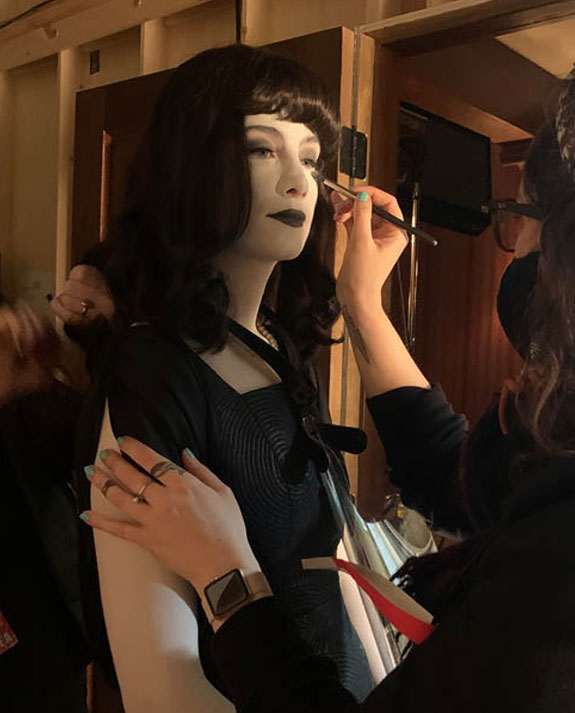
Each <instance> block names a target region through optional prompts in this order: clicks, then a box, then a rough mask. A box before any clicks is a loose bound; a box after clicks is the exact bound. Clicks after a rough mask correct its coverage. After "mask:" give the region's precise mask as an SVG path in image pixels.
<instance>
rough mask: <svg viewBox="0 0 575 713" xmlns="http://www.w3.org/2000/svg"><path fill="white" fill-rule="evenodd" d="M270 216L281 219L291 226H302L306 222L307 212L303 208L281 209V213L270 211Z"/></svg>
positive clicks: (281, 221)
mask: <svg viewBox="0 0 575 713" xmlns="http://www.w3.org/2000/svg"><path fill="white" fill-rule="evenodd" d="M268 218H273V219H274V220H279V221H280V223H285V225H289V226H290V227H291V228H301V226H302V225H303V224H304V223H305V213H304V212H303V211H301V210H292V209H290V210H280V211H279V213H268Z"/></svg>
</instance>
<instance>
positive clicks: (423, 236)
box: [314, 171, 439, 248]
mask: <svg viewBox="0 0 575 713" xmlns="http://www.w3.org/2000/svg"><path fill="white" fill-rule="evenodd" d="M314 178H315V179H316V180H317V181H319V182H320V183H323V184H324V186H327V187H328V188H331V190H332V191H335V192H336V193H339V194H340V195H342V196H345V197H346V198H351V199H352V200H355V199H356V198H357V196H356V194H355V193H353V192H352V191H350V190H349V189H348V188H345V186H342V185H340V184H339V183H336V182H335V181H331V180H330V179H329V178H326V177H325V176H324V175H323V174H321V173H320V172H319V171H314ZM373 212H374V213H375V214H376V215H379V217H380V218H383V219H384V220H387V222H388V223H391V224H392V225H396V226H397V227H398V228H403V230H405V232H406V233H407V234H408V235H415V237H416V238H419V239H420V240H423V242H424V243H427V244H428V245H431V246H432V247H434V248H436V247H437V246H438V245H439V243H438V242H437V240H436V239H435V238H432V237H431V235H429V234H428V233H426V232H425V230H421V228H416V227H415V226H413V225H410V224H409V223H406V222H405V220H401V218H396V216H395V215H392V214H391V213H388V212H387V211H386V210H383V208H379V206H376V205H374V206H373Z"/></svg>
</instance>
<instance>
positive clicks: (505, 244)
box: [481, 199, 543, 253]
mask: <svg viewBox="0 0 575 713" xmlns="http://www.w3.org/2000/svg"><path fill="white" fill-rule="evenodd" d="M481 210H482V211H483V213H490V214H491V227H492V228H493V238H494V240H495V242H496V243H497V245H498V247H500V248H501V250H504V251H505V252H506V253H513V252H515V248H513V247H510V245H513V244H514V243H515V239H516V238H517V235H516V226H515V224H514V221H513V217H516V216H524V217H526V218H532V219H533V220H539V221H541V220H543V211H542V210H541V206H539V205H538V204H537V203H518V202H517V201H514V200H511V199H507V200H498V201H490V202H489V203H485V205H482V206H481Z"/></svg>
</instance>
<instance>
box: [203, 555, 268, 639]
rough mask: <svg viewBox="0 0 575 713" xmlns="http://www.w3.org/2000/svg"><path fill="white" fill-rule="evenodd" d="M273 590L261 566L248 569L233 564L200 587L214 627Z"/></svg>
mask: <svg viewBox="0 0 575 713" xmlns="http://www.w3.org/2000/svg"><path fill="white" fill-rule="evenodd" d="M272 594H273V592H272V590H271V587H270V585H269V583H268V581H267V578H266V576H265V575H264V574H263V572H262V571H261V570H260V569H259V567H257V568H256V569H250V570H249V571H248V570H246V569H244V568H239V567H236V568H233V569H231V570H229V571H227V572H225V573H224V574H222V575H221V576H219V577H215V578H213V579H212V580H211V581H210V582H208V583H207V584H206V586H205V587H204V588H203V589H202V590H200V591H199V596H200V600H201V603H202V607H203V609H204V612H205V614H206V617H207V619H208V622H209V623H210V625H211V626H212V628H213V630H214V631H217V630H218V629H219V628H220V627H221V626H222V624H224V623H225V622H226V621H228V619H230V618H231V617H232V616H233V615H234V614H236V613H237V612H238V611H240V609H243V608H244V607H246V606H248V605H249V604H251V603H253V602H256V601H259V600H260V599H263V598H265V597H270V596H272Z"/></svg>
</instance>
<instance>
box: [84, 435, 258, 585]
mask: <svg viewBox="0 0 575 713" xmlns="http://www.w3.org/2000/svg"><path fill="white" fill-rule="evenodd" d="M120 441H121V450H122V452H123V453H125V454H126V455H128V456H129V457H130V458H131V459H132V460H133V461H135V462H136V463H138V465H140V466H141V467H142V468H143V469H144V470H145V471H146V472H147V473H152V475H154V476H155V478H156V480H155V481H154V480H151V479H150V478H149V477H148V476H146V475H144V474H143V473H142V472H141V471H140V470H138V469H137V468H135V467H134V466H132V465H130V464H129V463H128V461H127V460H125V459H123V458H122V456H121V455H120V454H119V453H116V452H115V451H104V452H103V455H104V463H105V464H106V468H108V469H109V470H110V471H111V472H112V475H110V474H109V473H106V472H104V471H103V470H102V469H100V468H98V467H97V466H92V469H93V475H91V471H90V468H88V469H87V475H88V477H89V478H91V480H92V485H93V486H94V487H96V488H98V489H99V490H102V489H104V494H105V497H106V498H107V499H108V500H109V501H110V502H111V503H112V504H113V505H115V506H116V507H117V508H119V509H120V510H121V511H122V512H124V513H125V514H126V515H128V516H129V518H130V522H125V521H118V520H113V519H111V518H109V517H106V516H104V515H102V514H100V513H98V512H94V511H90V512H88V513H85V514H84V515H85V516H86V517H87V518H88V519H87V520H86V522H87V523H88V524H89V525H91V526H92V527H95V528H98V529H100V530H103V531H104V532H108V533H110V534H111V535H115V536H116V537H121V538H123V539H125V540H130V541H131V542H135V543H136V544H138V545H140V546H142V547H144V548H145V549H147V550H149V551H150V552H152V553H153V554H154V555H156V557H158V559H159V560H160V561H161V562H162V563H163V564H164V565H166V566H167V567H169V568H170V569H171V570H173V571H174V572H176V573H177V574H179V575H180V576H182V577H184V578H185V579H187V580H188V581H189V582H191V583H192V585H193V586H194V588H195V589H196V591H198V592H202V591H203V589H204V587H205V586H206V585H207V584H208V583H209V582H210V581H211V580H213V579H215V578H216V577H220V576H222V575H224V574H226V573H227V572H229V571H230V570H232V569H234V568H239V569H242V570H244V571H245V572H252V571H258V570H259V569H260V567H259V564H258V562H257V560H256V558H255V556H254V554H253V552H252V550H251V547H250V545H249V543H248V538H247V535H246V529H245V525H244V521H243V517H242V514H241V512H240V508H239V506H238V504H237V502H236V499H235V497H234V495H233V493H232V491H231V490H230V489H229V488H228V487H227V486H226V485H224V483H222V481H221V480H219V478H217V477H216V476H215V475H214V474H213V473H212V472H211V471H210V470H209V469H208V468H206V466H204V465H202V464H201V463H200V462H199V461H198V460H196V459H195V458H193V457H191V456H190V455H188V454H187V453H185V452H184V456H183V458H184V460H183V462H184V465H185V468H186V470H183V469H182V468H179V467H178V466H176V465H175V464H174V463H171V462H170V461H167V460H166V459H165V458H163V457H162V456H160V455H158V454H157V453H156V452H155V451H153V450H152V449H151V448H148V447H147V446H145V445H143V444H142V443H140V442H139V441H137V440H135V439H134V438H123V439H120ZM110 478H111V479H112V480H113V481H114V483H117V485H111V486H109V487H107V488H105V487H104V486H105V485H106V483H107V482H108V481H109V479H110ZM146 483H149V485H148V486H147V487H146V490H145V493H144V495H143V497H144V498H145V502H134V501H133V496H134V494H136V493H138V491H139V490H140V488H141V487H142V486H143V485H144V484H146ZM83 519H85V518H83Z"/></svg>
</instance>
